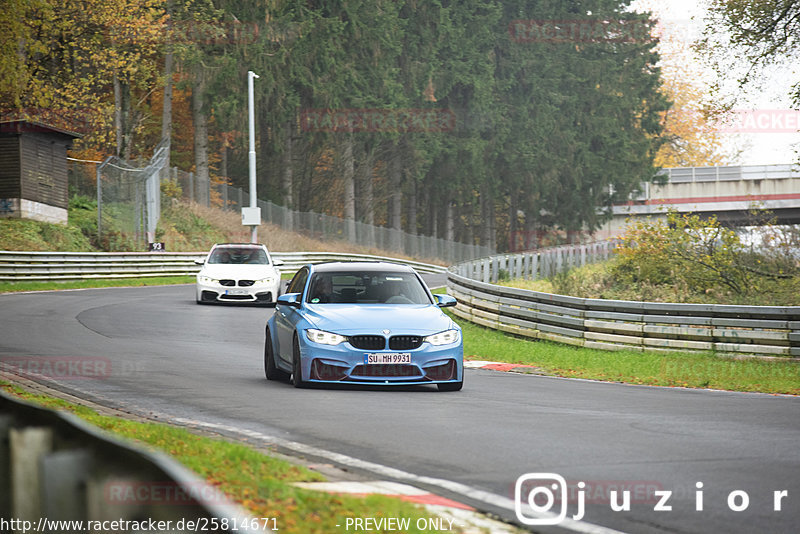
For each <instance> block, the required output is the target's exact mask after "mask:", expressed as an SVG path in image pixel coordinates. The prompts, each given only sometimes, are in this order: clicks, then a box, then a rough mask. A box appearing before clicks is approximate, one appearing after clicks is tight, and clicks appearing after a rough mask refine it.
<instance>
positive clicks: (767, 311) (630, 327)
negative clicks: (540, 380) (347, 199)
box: [447, 253, 800, 357]
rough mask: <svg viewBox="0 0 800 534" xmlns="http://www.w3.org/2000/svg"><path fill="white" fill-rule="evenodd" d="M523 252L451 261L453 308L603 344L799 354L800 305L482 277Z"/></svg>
mask: <svg viewBox="0 0 800 534" xmlns="http://www.w3.org/2000/svg"><path fill="white" fill-rule="evenodd" d="M539 254H540V255H539V261H541V257H542V256H541V253H539ZM521 256H522V255H517V256H516V257H513V258H510V257H508V256H504V257H501V258H500V259H499V260H498V259H497V258H487V259H484V260H476V261H472V262H465V263H463V264H458V265H454V266H453V267H451V268H450V270H449V272H448V274H447V287H448V293H450V294H451V295H453V296H454V297H456V298H457V299H458V302H459V305H458V306H456V307H455V308H453V313H455V314H456V315H457V316H459V317H461V318H463V319H467V320H469V321H472V322H474V323H477V324H480V325H483V326H486V327H489V328H494V329H497V330H502V331H505V332H510V333H512V334H516V335H520V336H526V337H530V338H535V339H547V340H551V341H556V342H560V343H567V344H570V345H579V346H582V347H591V348H598V349H605V350H621V349H628V350H640V351H681V352H686V351H715V352H717V353H719V354H728V355H752V354H755V355H761V356H784V357H786V356H788V357H800V306H785V307H780V306H774V307H773V306H730V305H719V304H670V303H658V302H633V301H619V300H603V299H589V298H579V297H571V296H566V295H553V294H549V293H540V292H537V291H530V290H526V289H516V288H511V287H504V286H499V285H495V284H491V283H488V282H484V281H481V279H484V280H485V279H488V278H490V277H494V276H495V272H496V271H497V269H493V268H492V265H503V263H502V262H506V263H505V265H509V262H510V264H511V265H524V260H523V259H521ZM529 259H530V258H529ZM520 269H522V267H520Z"/></svg>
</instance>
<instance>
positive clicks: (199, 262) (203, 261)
mask: <svg viewBox="0 0 800 534" xmlns="http://www.w3.org/2000/svg"><path fill="white" fill-rule="evenodd" d="M194 264H195V265H205V264H206V260H205V258H204V259H202V260H194Z"/></svg>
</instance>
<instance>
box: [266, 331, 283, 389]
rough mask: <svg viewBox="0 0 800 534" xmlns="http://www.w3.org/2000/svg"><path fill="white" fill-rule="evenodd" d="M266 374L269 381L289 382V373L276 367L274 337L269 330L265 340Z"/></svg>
mask: <svg viewBox="0 0 800 534" xmlns="http://www.w3.org/2000/svg"><path fill="white" fill-rule="evenodd" d="M264 374H265V375H266V377H267V380H281V381H284V382H286V381H288V380H289V373H287V372H286V371H283V370H281V369H278V366H277V365H275V349H274V348H273V347H272V336H271V335H270V332H269V329H267V338H266V340H264Z"/></svg>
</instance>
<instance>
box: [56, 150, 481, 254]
mask: <svg viewBox="0 0 800 534" xmlns="http://www.w3.org/2000/svg"><path fill="white" fill-rule="evenodd" d="M168 150H169V145H167V144H166V143H162V144H161V145H159V146H158V147H157V148H156V151H155V153H154V155H153V157H152V158H151V160H150V162H148V163H146V164H140V165H138V166H136V165H134V164H132V163H129V162H126V161H124V160H122V159H120V158H116V157H110V158H107V159H106V160H105V161H104V162H103V163H102V164H100V165H98V166H97V171H96V174H97V182H98V183H100V188H99V190H96V191H95V192H94V193H95V194H96V195H97V205H98V236H99V237H100V239H99V241H100V243H102V244H104V245H105V244H108V243H109V241H110V237H111V236H112V235H113V237H114V238H115V239H117V240H119V239H123V240H127V241H128V242H130V243H131V244H132V245H134V247H133V248H138V249H142V248H143V247H144V246H145V245H146V244H147V242H152V241H153V240H154V236H155V230H156V225H157V223H158V217H159V215H160V206H161V199H162V198H167V197H171V198H180V199H183V200H187V201H190V202H196V203H198V204H201V205H205V206H217V207H220V208H222V209H226V210H231V211H237V212H238V211H240V210H241V208H242V207H248V206H249V205H250V195H249V194H248V193H247V192H246V191H244V190H242V189H241V188H238V187H233V186H230V185H226V184H217V183H210V182H209V181H208V180H200V179H198V177H197V176H196V175H195V174H194V173H191V172H185V171H182V170H179V169H177V168H174V167H173V168H171V169H170V168H166V167H165V164H166V153H167V151H168ZM70 180H71V183H70V187H71V188H72V190H73V191H74V192H77V193H79V194H82V195H90V194H92V192H91V190H92V189H94V188H93V184H91V183H90V182H91V179H90V177H89V176H88V175H87V171H86V170H85V168H84V167H82V166H80V165H72V166H71V169H70ZM257 204H258V206H259V207H260V208H261V219H262V222H265V223H271V224H274V225H276V226H278V227H280V228H283V229H285V230H291V231H295V232H299V233H302V234H304V235H307V236H309V237H313V238H316V239H320V240H338V241H346V242H351V243H357V244H358V245H361V246H364V247H370V248H375V249H381V250H385V251H387V252H395V253H399V254H403V255H406V256H409V257H413V258H428V259H434V258H435V259H439V260H442V261H445V262H448V263H457V262H461V261H467V260H471V259H475V258H481V257H484V256H489V255H491V254H493V253H494V252H495V251H494V250H492V249H491V248H489V247H486V246H480V245H471V244H466V243H458V242H455V241H448V240H446V239H440V238H436V237H431V236H423V235H414V234H409V233H407V232H404V231H402V230H396V229H393V228H385V227H382V226H374V225H370V224H365V223H361V222H358V221H353V220H348V219H342V218H340V217H335V216H332V215H325V214H324V213H315V212H313V211H310V212H300V211H294V210H290V209H287V208H286V207H284V206H279V205H277V204H274V203H273V202H270V201H264V200H259V201H258V203H257ZM107 248H109V249H110V250H113V249H114V247H113V246H112V247H107Z"/></svg>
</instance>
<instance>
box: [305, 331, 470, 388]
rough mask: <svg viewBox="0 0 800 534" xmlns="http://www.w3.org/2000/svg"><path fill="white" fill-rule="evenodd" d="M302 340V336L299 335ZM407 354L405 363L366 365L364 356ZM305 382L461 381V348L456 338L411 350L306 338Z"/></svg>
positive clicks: (394, 383)
mask: <svg viewBox="0 0 800 534" xmlns="http://www.w3.org/2000/svg"><path fill="white" fill-rule="evenodd" d="M302 337H305V336H302ZM397 353H410V355H411V362H410V363H404V364H368V363H366V356H367V354H397ZM300 355H301V366H302V374H303V377H304V380H307V381H308V382H325V383H339V384H376V385H414V384H443V383H448V382H460V381H462V380H463V373H464V365H463V360H464V349H463V345H462V343H461V340H460V339H459V341H458V342H456V343H453V344H450V345H441V346H434V345H431V344H429V343H423V344H422V346H421V347H419V348H417V349H412V350H374V351H371V350H364V349H357V348H355V347H353V346H352V345H350V343H349V342H344V343H340V344H339V345H334V346H331V345H322V344H319V343H314V342H312V341H309V340H308V339H304V342H301V343H300Z"/></svg>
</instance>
